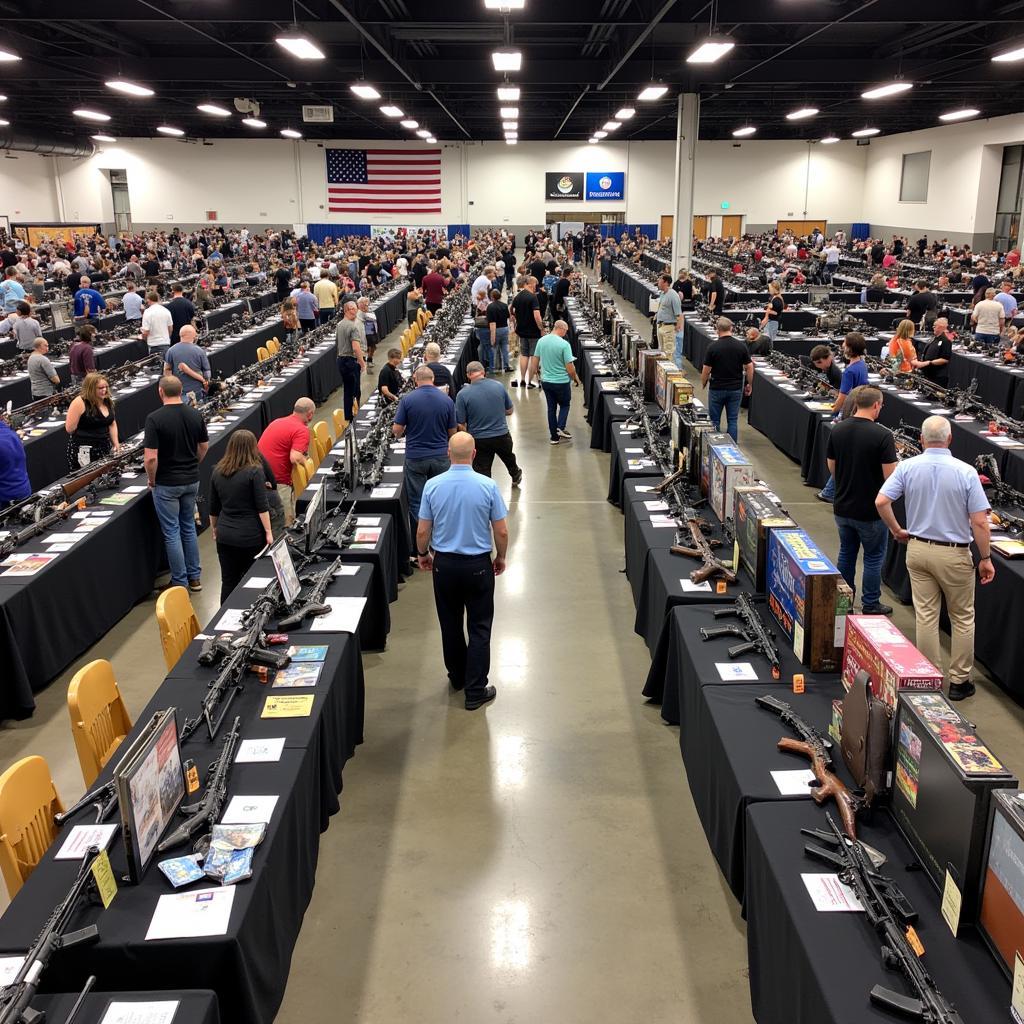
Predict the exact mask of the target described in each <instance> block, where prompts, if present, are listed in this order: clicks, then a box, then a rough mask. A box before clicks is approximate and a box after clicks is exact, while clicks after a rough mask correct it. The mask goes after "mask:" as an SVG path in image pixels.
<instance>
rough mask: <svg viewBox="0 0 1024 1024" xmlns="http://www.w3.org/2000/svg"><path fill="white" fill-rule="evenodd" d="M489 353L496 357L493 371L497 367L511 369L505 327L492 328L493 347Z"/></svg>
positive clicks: (506, 329)
mask: <svg viewBox="0 0 1024 1024" xmlns="http://www.w3.org/2000/svg"><path fill="white" fill-rule="evenodd" d="M491 351H492V352H493V353H494V354H495V355H496V356H497V357H498V358H496V359H494V369H495V370H497V369H498V367H499V366H505V367H509V368H511V366H512V361H511V360H510V359H509V357H508V328H507V327H495V328H494V345H493V347H492V349H491Z"/></svg>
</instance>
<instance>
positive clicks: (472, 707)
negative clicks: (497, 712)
mask: <svg viewBox="0 0 1024 1024" xmlns="http://www.w3.org/2000/svg"><path fill="white" fill-rule="evenodd" d="M497 696H498V691H497V690H496V689H495V688H494V687H493V686H486V687H484V692H483V693H482V694H481V695H480V696H479V697H478V698H477V699H476V700H467V701H466V710H467V711H476V709H477V708H482V707H483V706H484V705H485V704H487V703H489V702H490V701H492V700H494V698H495V697H497Z"/></svg>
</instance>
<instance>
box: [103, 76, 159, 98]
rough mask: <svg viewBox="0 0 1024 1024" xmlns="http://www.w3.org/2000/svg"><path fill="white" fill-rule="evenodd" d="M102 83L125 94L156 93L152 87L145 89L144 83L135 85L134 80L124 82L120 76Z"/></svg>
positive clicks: (147, 94) (145, 94) (149, 94)
mask: <svg viewBox="0 0 1024 1024" xmlns="http://www.w3.org/2000/svg"><path fill="white" fill-rule="evenodd" d="M104 84H105V85H106V87H107V88H108V89H113V90H114V91H115V92H123V93H124V94H125V95H126V96H155V95H156V94H155V93H154V92H153V90H152V89H147V88H146V86H144V85H136V84H135V83H134V82H126V81H124V79H122V78H113V79H111V80H110V81H109V82H105V83H104Z"/></svg>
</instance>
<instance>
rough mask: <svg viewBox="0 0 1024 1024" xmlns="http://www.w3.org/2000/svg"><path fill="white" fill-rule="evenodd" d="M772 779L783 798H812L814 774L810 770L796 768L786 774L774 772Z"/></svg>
mask: <svg viewBox="0 0 1024 1024" xmlns="http://www.w3.org/2000/svg"><path fill="white" fill-rule="evenodd" d="M772 779H773V780H774V781H775V785H776V786H778V787H779V793H781V794H782V796H810V795H811V791H810V789H809V786H810V784H811V783H812V782H813V781H814V772H812V771H811V770H810V768H794V769H791V770H790V771H785V772H772Z"/></svg>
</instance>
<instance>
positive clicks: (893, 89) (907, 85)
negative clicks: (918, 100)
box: [860, 82, 914, 100]
mask: <svg viewBox="0 0 1024 1024" xmlns="http://www.w3.org/2000/svg"><path fill="white" fill-rule="evenodd" d="M913 88H914V83H913V82H889V83H888V84H887V85H878V86H875V88H874V89H868V91H867V92H862V93H861V94H860V95H861V99H865V100H880V99H883V98H884V97H886V96H895V95H896V93H898V92H906V91H907V90H908V89H913Z"/></svg>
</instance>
